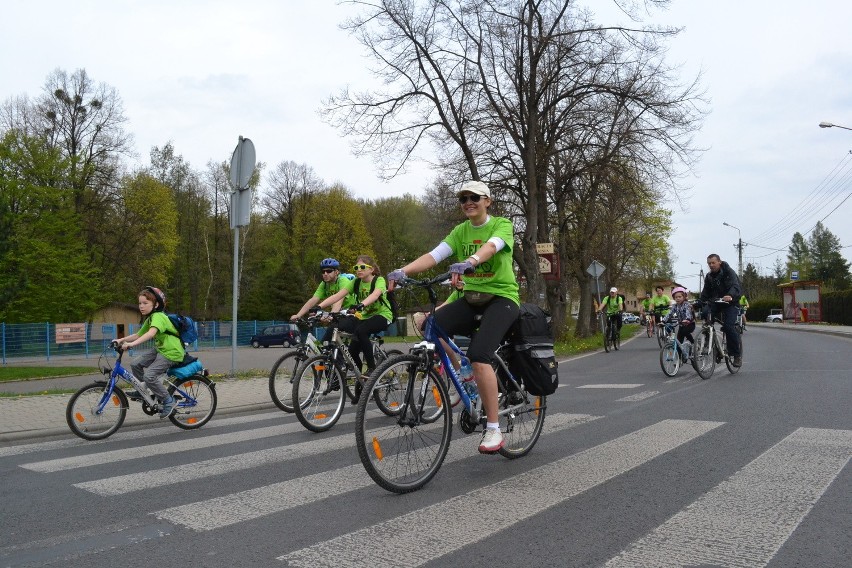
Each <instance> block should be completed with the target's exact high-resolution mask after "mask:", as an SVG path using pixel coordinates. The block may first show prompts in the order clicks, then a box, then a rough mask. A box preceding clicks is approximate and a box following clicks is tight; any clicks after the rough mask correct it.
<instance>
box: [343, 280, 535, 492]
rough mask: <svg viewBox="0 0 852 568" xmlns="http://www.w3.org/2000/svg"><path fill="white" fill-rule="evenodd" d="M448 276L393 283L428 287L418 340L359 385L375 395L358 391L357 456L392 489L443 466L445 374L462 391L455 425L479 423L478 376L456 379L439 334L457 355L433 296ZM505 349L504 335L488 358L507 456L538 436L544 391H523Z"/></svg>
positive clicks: (447, 421)
mask: <svg viewBox="0 0 852 568" xmlns="http://www.w3.org/2000/svg"><path fill="white" fill-rule="evenodd" d="M449 277H450V274H449V273H446V274H442V275H440V276H437V277H435V278H432V279H431V280H422V281H421V280H414V279H410V278H406V279H404V280H401V281H399V282H398V283H397V286H401V287H404V286H415V287H419V288H425V289H426V290H427V291H428V293H429V300H430V302H431V311H430V313H429V316H428V318H427V320H426V331H425V333H424V341H421V342H420V343H418V344H416V345H415V346H414V347H413V348H412V349H411V351H410V352H409V353H407V354H404V355H396V356H393V357H390V358H389V359H388V360H387V361H385V362H384V363H382V364H381V365H379V366H378V367H376V370H375V371H374V372H373V374H372V375H371V376H370V379H369V380H368V381H367V383H366V384H365V385H364V389H366V391H367V392H369V393H373V395H374V396H362V397H361V398H360V400H359V401H358V413H357V415H356V417H355V439H356V443H357V446H358V455H359V457H360V458H361V463H362V464H363V465H364V468H365V469H366V470H367V473H369V475H370V477H372V478H373V481H375V482H376V483H377V484H378V485H380V486H381V487H383V488H384V489H387V490H388V491H393V492H394V493H408V492H410V491H415V490H417V489H420V488H421V487H423V486H424V485H425V484H426V483H428V482H429V480H430V479H432V477H434V476H435V474H436V473H438V470H439V469H440V468H441V464H442V463H443V461H444V458H445V457H446V455H447V451H448V450H449V448H450V438H451V431H452V406H451V402H450V398H449V396H448V394H447V382H448V380H449V381H452V384H453V385H454V386H455V388H456V391H458V393H459V394H460V395H461V400H462V403H463V407H462V410H461V412H460V413H459V414H460V415H459V427H460V428H461V430H462V431H463V432H464V433H466V434H470V433H472V432H475V431H477V430H478V431H481V430H482V428H484V426H485V413H484V411H483V410H482V408H481V399H480V397H479V394H478V392H477V390H476V383H475V382H474V381H472V380H471V381H467V382H463V381H462V380H461V378H460V377H459V375H458V373H457V371H456V370H455V368H454V366H453V365H452V364H451V362H450V359H449V356H448V352H447V350H446V349H445V348H444V345H443V344H442V343H441V340H443V341H444V343H446V345H447V346H448V347H449V349H450V350H451V351H453V352H454V353H456V354H457V355H458V356H460V357H461V356H462V352H461V350H460V349H459V348H458V347H457V346H456V345H455V343H453V341H452V339H450V337H449V336H448V335H447V333H446V332H445V331H444V330H442V329H441V328H440V327H438V325H437V324H436V323H435V320H434V313H435V306H436V304H437V301H438V297H437V292H436V291H435V287H436V286H437V285H438V284H439V283H441V282H443V281H445V280H446V279H447V278H449ZM511 348H512V347H511V345H510V344H508V343H507V342H504V343H503V344H502V345H501V346H500V347H499V348H498V350H497V352H496V353H495V354H494V358H493V360H492V364H493V365H494V368H495V370H496V374H497V384H498V388H499V394H498V407H499V420H500V430H501V431H502V432H503V437H504V439H505V445H504V446H503V447H502V448H500V450H499V452H500V454H501V455H503V456H505V457H507V458H519V457H521V456H524V455H526V454H527V453H529V452H530V450H532V448H533V446H534V445H535V443H536V441H537V440H538V438H539V436H540V435H541V429H542V426H543V424H544V415H545V412H546V409H547V405H546V397H545V396H536V395H532V394H530V393H528V392H527V390H526V388H525V386H524V384H523V383H522V381H521V378H520V377H518V378H516V377H514V376H512V373H511V372H510V371H509V367H508V365H507V364H506V357H507V354H508V350H509V349H511ZM379 401H381V405H380V404H378V403H379ZM383 407H384V408H383ZM387 408H392V409H394V410H395V412H394V414H393V415H391V416H388V412H386V409H387Z"/></svg>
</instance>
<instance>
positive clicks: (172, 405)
mask: <svg viewBox="0 0 852 568" xmlns="http://www.w3.org/2000/svg"><path fill="white" fill-rule="evenodd" d="M175 410H177V400H176V399H175V397H173V396H170V397H169V398H167V399H166V400H164V401H163V408H162V409H161V410H160V419H163V418H168V417H169V416H171V415H172V414H174V413H175Z"/></svg>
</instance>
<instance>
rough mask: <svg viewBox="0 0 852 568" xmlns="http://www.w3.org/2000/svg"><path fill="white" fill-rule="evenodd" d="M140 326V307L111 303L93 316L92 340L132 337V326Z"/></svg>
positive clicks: (90, 335)
mask: <svg viewBox="0 0 852 568" xmlns="http://www.w3.org/2000/svg"><path fill="white" fill-rule="evenodd" d="M139 325H140V321H139V306H137V305H136V304H126V303H123V302H110V303H109V304H107V305H106V306H104V307H103V308H101V309H99V310H97V311H96V312H95V313H94V314H93V315H92V321H91V331H90V332H89V337H90V339H93V340H101V339H119V338H121V337H124V336H126V335H130V329H131V327H130V326H136V327H137V328H138V326H139Z"/></svg>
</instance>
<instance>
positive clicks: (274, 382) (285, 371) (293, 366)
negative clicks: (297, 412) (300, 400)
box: [269, 351, 306, 413]
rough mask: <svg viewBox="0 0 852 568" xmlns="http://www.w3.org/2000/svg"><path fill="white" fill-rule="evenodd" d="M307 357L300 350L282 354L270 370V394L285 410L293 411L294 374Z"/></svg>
mask: <svg viewBox="0 0 852 568" xmlns="http://www.w3.org/2000/svg"><path fill="white" fill-rule="evenodd" d="M305 359H306V357H303V356H302V355H300V354H299V352H298V351H290V352H289V353H285V354H284V355H282V356H281V357H280V358H279V359H278V360H277V361H276V362H275V364H274V365H273V366H272V370H271V371H270V372H269V396H270V397H271V398H272V402H273V403H275V406H277V407H278V408H279V409H281V410H283V411H284V412H290V413H292V412H293V376H294V375H295V374H296V370H298V368H299V365H301V363H302V362H303V361H304V360H305Z"/></svg>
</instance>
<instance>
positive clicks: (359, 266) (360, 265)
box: [352, 264, 373, 270]
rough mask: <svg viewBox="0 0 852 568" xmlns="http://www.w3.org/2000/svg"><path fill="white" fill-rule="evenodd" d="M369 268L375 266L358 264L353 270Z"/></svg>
mask: <svg viewBox="0 0 852 568" xmlns="http://www.w3.org/2000/svg"><path fill="white" fill-rule="evenodd" d="M368 268H373V267H372V266H370V265H369V264H356V265H355V266H353V267H352V270H367V269H368Z"/></svg>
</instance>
